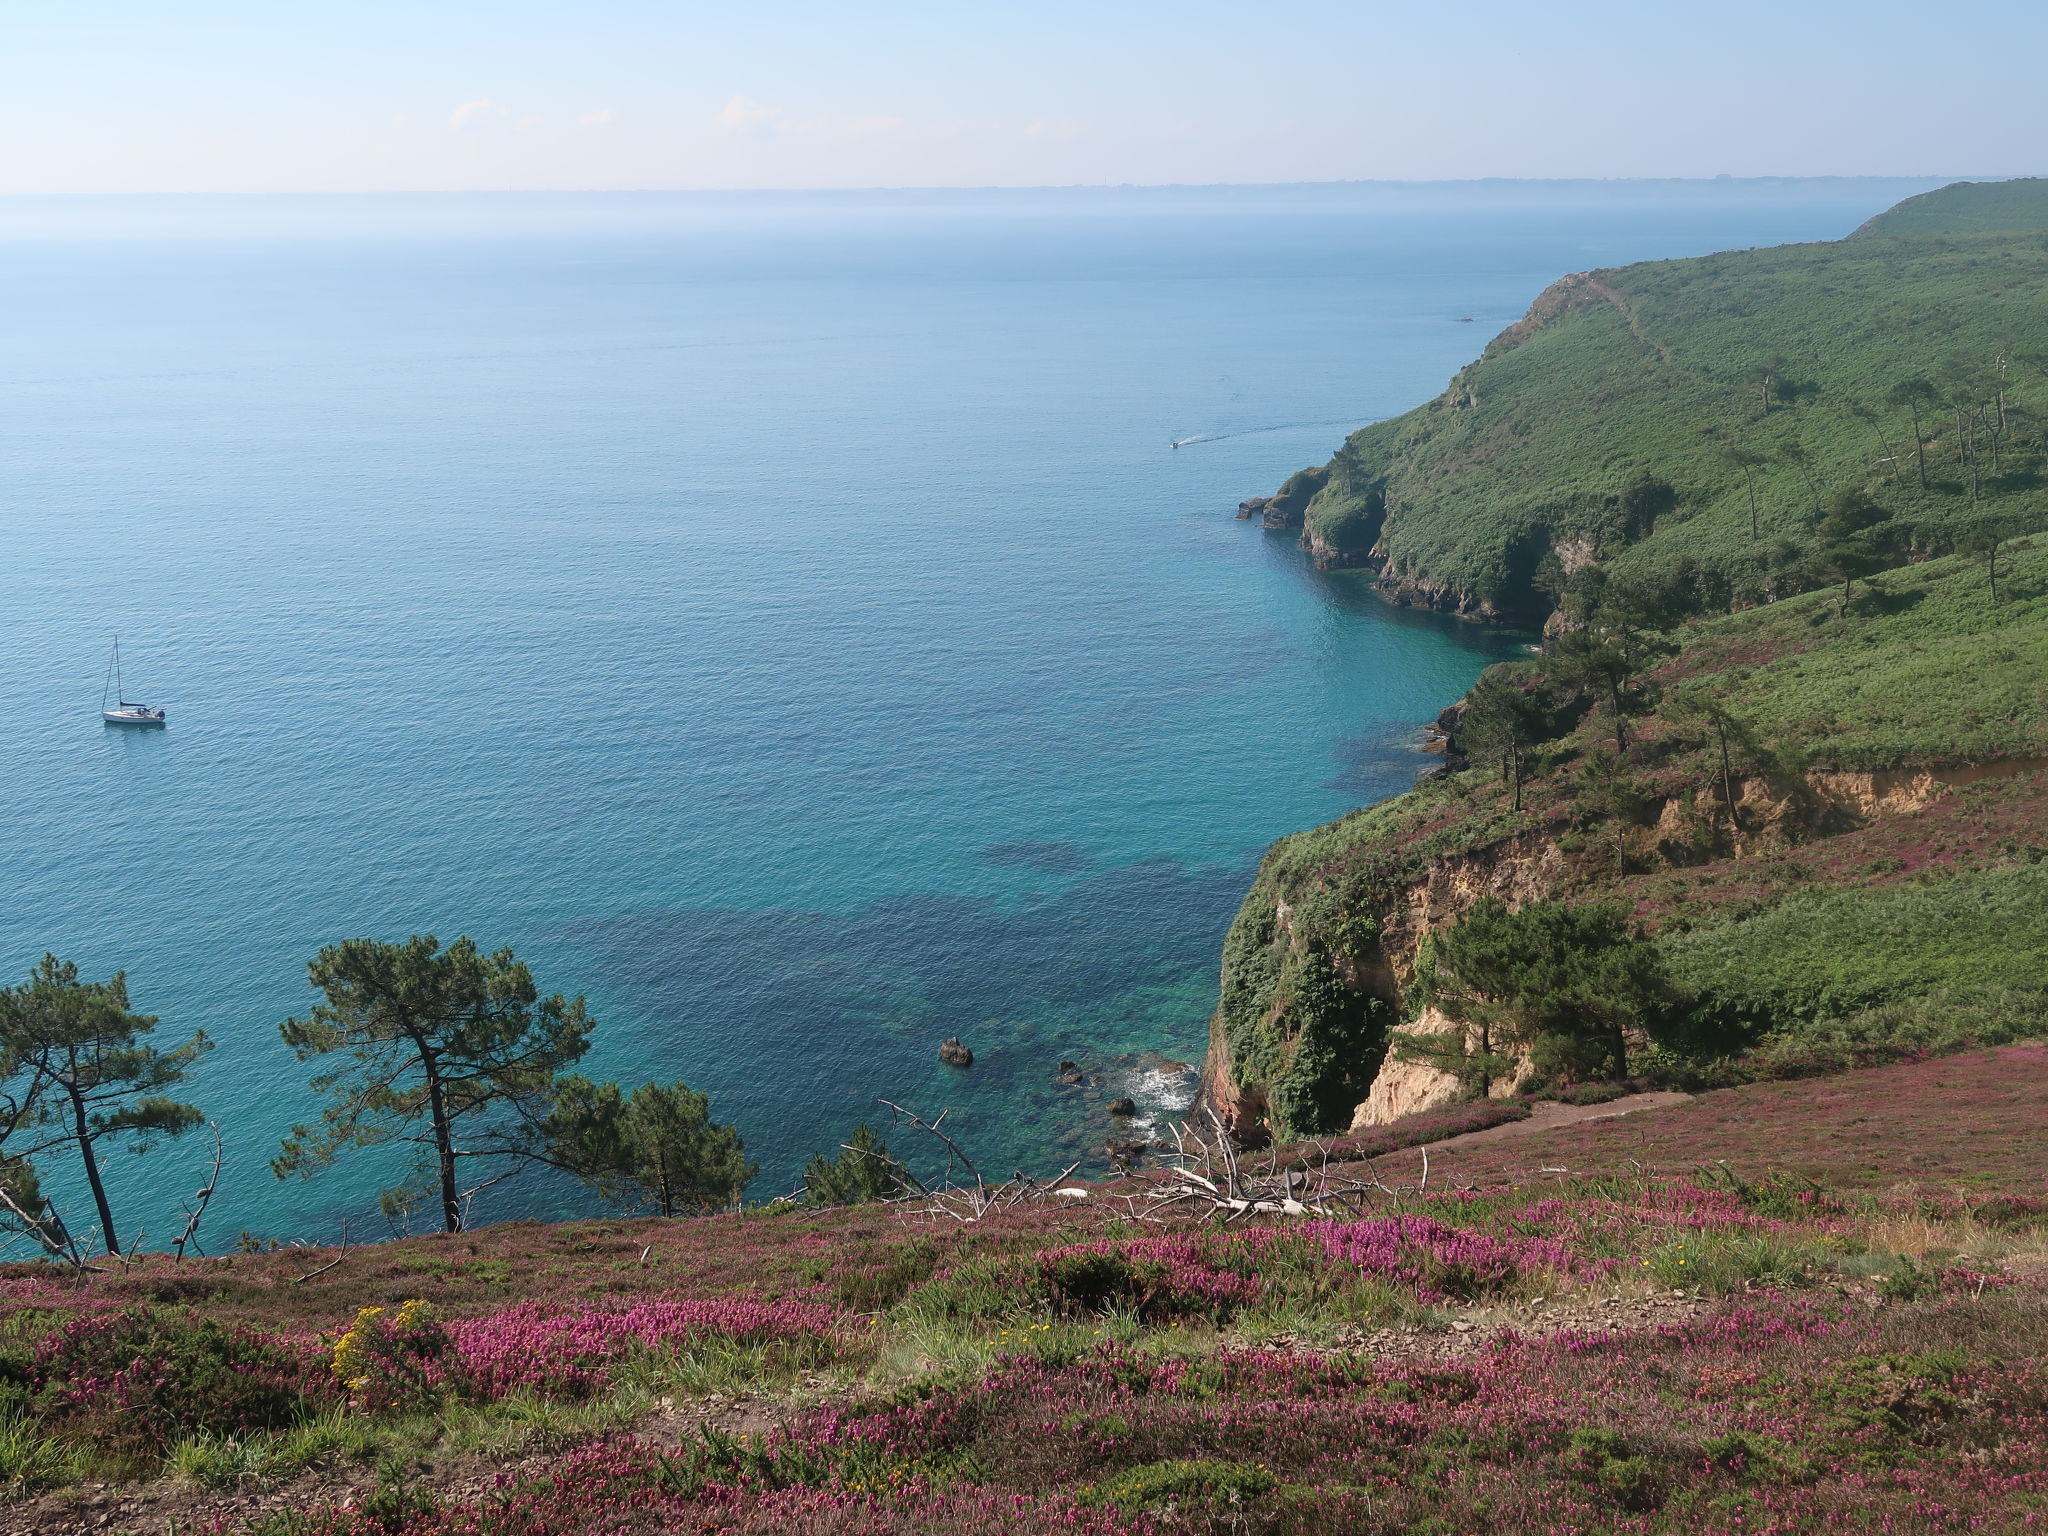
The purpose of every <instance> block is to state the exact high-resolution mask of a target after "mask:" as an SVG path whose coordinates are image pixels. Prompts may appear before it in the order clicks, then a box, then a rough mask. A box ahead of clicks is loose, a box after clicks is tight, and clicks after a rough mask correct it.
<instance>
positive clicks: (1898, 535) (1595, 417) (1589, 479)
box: [1289, 181, 2048, 617]
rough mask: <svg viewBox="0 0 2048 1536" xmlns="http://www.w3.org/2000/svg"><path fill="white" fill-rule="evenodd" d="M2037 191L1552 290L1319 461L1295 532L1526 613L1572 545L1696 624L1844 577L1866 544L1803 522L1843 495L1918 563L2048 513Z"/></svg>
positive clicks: (1574, 552)
mask: <svg viewBox="0 0 2048 1536" xmlns="http://www.w3.org/2000/svg"><path fill="white" fill-rule="evenodd" d="M2042 186H2043V183H2041V182H2038V181H2036V182H2017V183H1996V184H1987V185H1981V186H1973V185H1961V186H1957V187H1951V188H1947V189H1944V190H1943V191H1940V192H1935V193H1930V194H1927V195H1926V196H1924V197H1919V198H1915V199H1912V200H1910V201H1909V202H1907V203H1905V204H1902V205H1901V206H1900V208H1898V209H1896V210H1894V211H1893V212H1892V213H1891V214H1887V215H1885V216H1883V217H1881V218H1879V219H1877V220H1873V221H1872V223H1871V224H1870V225H1869V226H1866V228H1865V230H1864V231H1862V232H1860V234H1861V235H1862V238H1858V239H1854V240H1845V241H1837V242H1833V243H1830V244H1820V245H1799V246H1782V247H1776V248H1772V249H1767V250H1752V251H1731V252H1723V253H1721V254H1719V255H1714V256H1705V257H1699V258H1695V259H1691V260H1684V261H1664V262H1647V263H1643V264H1641V265H1638V266H1633V267H1625V268H1621V269H1618V270H1610V271H1600V272H1592V273H1584V274H1580V275H1577V276H1574V277H1569V278H1565V279H1563V280H1562V281H1560V282H1559V283H1557V284H1556V285H1554V286H1553V287H1552V288H1551V289H1549V290H1548V291H1547V292H1546V293H1544V294H1543V295H1542V296H1541V297H1540V298H1539V299H1538V300H1537V301H1536V304H1535V305H1534V307H1533V308H1532V309H1531V311H1530V313H1529V317H1528V318H1527V319H1525V320H1523V321H1522V322H1521V323H1519V324H1517V325H1515V326H1512V327H1510V328H1509V329H1508V330H1507V331H1505V332H1503V333H1502V334H1501V335H1500V336H1499V337H1497V338H1496V339H1495V340H1494V341H1493V342H1492V343H1491V345H1489V346H1488V348H1487V349H1486V352H1485V354H1484V355H1483V356H1482V357H1481V358H1480V359H1479V361H1477V362H1475V363H1474V364H1472V365H1471V366H1470V367H1468V368H1467V369H1465V370H1464V371H1463V372H1462V373H1460V374H1459V375H1458V377H1457V378H1456V379H1454V380H1453V381H1452V383H1451V385H1450V387H1449V389H1447V390H1446V391H1445V393H1444V394H1443V395H1442V396H1440V397H1439V398H1438V399H1436V400H1435V401H1432V402H1431V403H1430V404H1428V405H1425V406H1422V407H1420V408H1418V409H1417V410H1414V411H1411V412H1409V413H1408V414H1407V415H1405V416H1400V417H1396V418H1393V419H1392V420H1389V421H1384V422H1379V423H1375V424H1374V425H1371V426H1368V427H1365V428H1362V429H1361V430H1360V431H1358V432H1357V433H1355V434H1354V435H1353V436H1352V437H1351V438H1350V439H1349V441H1347V442H1346V443H1345V444H1344V446H1343V448H1342V449H1341V450H1340V451H1339V452H1338V454H1337V456H1336V457H1335V458H1334V459H1333V460H1332V461H1331V462H1330V464H1329V465H1328V466H1326V467H1325V468H1324V469H1322V470H1321V471H1318V472H1315V473H1316V474H1319V475H1320V477H1321V482H1322V483H1321V485H1320V488H1319V489H1317V490H1316V493H1315V496H1314V499H1313V500H1312V501H1311V502H1310V503H1309V505H1308V507H1307V510H1306V525H1305V534H1304V537H1305V540H1306V541H1307V542H1308V543H1309V544H1310V545H1311V547H1312V548H1315V549H1316V550H1318V551H1319V552H1320V553H1321V554H1322V555H1323V557H1324V558H1325V559H1327V560H1328V561H1329V562H1330V563H1333V564H1344V565H1357V564H1365V563H1368V562H1370V563H1372V564H1374V565H1377V566H1379V567H1381V568H1382V569H1383V571H1384V573H1385V575H1386V576H1388V577H1389V578H1392V579H1396V580H1398V581H1400V582H1403V583H1410V584H1414V586H1416V587H1419V588H1421V589H1423V590H1425V591H1426V592H1428V593H1430V594H1431V595H1432V596H1433V598H1434V600H1437V601H1453V600H1455V601H1457V602H1458V603H1459V604H1460V605H1461V606H1463V607H1465V608H1467V609H1468V610H1477V611H1483V612H1490V613H1497V614H1503V615H1510V616H1521V617H1532V616H1535V615H1539V614H1541V613H1542V612H1543V611H1544V609H1545V608H1546V607H1547V606H1548V604H1547V601H1546V597H1545V593H1544V587H1545V584H1546V581H1548V580H1551V579H1554V577H1555V574H1556V573H1557V572H1558V571H1559V570H1560V569H1561V568H1562V567H1566V566H1575V565H1579V564H1583V563H1584V562H1586V561H1588V560H1597V561H1600V562H1603V563H1604V564H1606V565H1607V566H1608V567H1609V568H1610V569H1611V570H1612V571H1613V572H1614V573H1616V574H1621V575H1627V576H1632V577H1636V578H1639V579H1642V580H1644V581H1646V582H1650V583H1654V584H1657V585H1660V586H1663V587H1664V588H1666V589H1667V590H1668V591H1669V593H1670V594H1671V596H1672V597H1674V598H1678V599H1682V602H1683V604H1684V605H1685V606H1686V607H1687V608H1689V610H1690V611H1693V612H1712V611H1716V610H1725V609H1726V608H1727V607H1728V606H1729V604H1730V603H1731V602H1734V603H1745V604H1746V603H1756V602H1762V601H1768V600H1769V599H1771V598H1773V597H1779V596H1783V595H1786V594H1787V593H1791V592H1798V591H1802V590H1806V589H1808V588H1810V587H1813V586H1816V585H1820V584H1822V583H1823V582H1824V581H1826V580H1829V579H1832V580H1834V581H1836V582H1840V581H1841V580H1843V579H1844V577H1843V575H1842V574H1841V571H1842V567H1841V558H1842V557H1843V556H1845V555H1855V556H1860V557H1863V558H1869V557H1871V552H1869V551H1852V550H1851V549H1850V548H1849V547H1848V544H1847V541H1845V540H1844V539H1842V538H1840V537H1835V538H1832V539H1826V538H1817V537H1816V525H1819V524H1821V523H1823V522H1824V520H1825V519H1826V518H1827V515H1828V508H1829V498H1830V497H1831V496H1835V495H1837V494H1838V493H1840V494H1849V495H1856V494H1859V493H1860V494H1868V495H1874V496H1875V497H1876V498H1877V499H1878V500H1879V501H1882V502H1883V503H1884V504H1885V506H1886V508H1887V509H1888V513H1889V516H1888V519H1887V522H1888V525H1889V526H1888V528H1887V531H1886V536H1887V539H1888V541H1890V542H1891V543H1892V544H1893V545H1894V546H1895V547H1896V548H1898V549H1901V550H1910V551H1913V552H1915V553H1920V554H1924V553H1927V552H1932V551H1943V550H1951V549H1957V548H1961V547H1965V546H1966V545H1968V544H1971V543H1973V542H1975V541H1977V540H1978V539H1980V538H1981V537H1982V536H1983V532H1982V530H1983V527H1984V525H1986V524H1987V523H1988V524H1999V525H2002V526H2003V527H2004V529H2005V530H2006V531H2007V532H2008V533H2010V532H2014V531H2024V530H2029V529H2036V528H2040V527H2043V526H2044V525H2048V501H2044V497H2043V492H2042V484H2043V482H2042V473H2043V458H2042V449H2043V446H2044V443H2043V426H2044V423H2048V195H2044V193H2043V192H2042V190H2041V189H2042ZM1311 478H1313V476H1311ZM1308 483H1309V482H1308V481H1304V480H1303V477H1302V476H1299V475H1298V476H1296V477H1295V479H1294V480H1292V481H1290V482H1289V485H1290V486H1291V487H1294V489H1295V490H1296V491H1297V493H1298V492H1299V491H1300V490H1301V489H1304V488H1306V486H1307V484H1308ZM1854 531H1855V530H1851V529H1844V528H1841V527H1839V526H1838V527H1837V528H1836V529H1835V530H1834V532H1835V533H1837V534H1840V533H1845V532H1854ZM1852 563H1853V560H1852ZM1848 579H1851V580H1853V579H1854V578H1853V577H1850V578H1848Z"/></svg>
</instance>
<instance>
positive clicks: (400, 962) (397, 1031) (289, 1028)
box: [273, 934, 590, 1232]
mask: <svg viewBox="0 0 2048 1536" xmlns="http://www.w3.org/2000/svg"><path fill="white" fill-rule="evenodd" d="M307 974H308V976H309V977H310V979H311V980H312V983H313V985H314V986H316V987H318V988H320V990H321V991H322V992H323V993H325V994H326V1001H324V1002H323V1003H321V1004H320V1005H319V1006H318V1007H316V1008H315V1009H314V1010H313V1011H312V1012H311V1013H310V1014H309V1015H308V1016H307V1017H305V1018H303V1019H287V1020H286V1021H285V1022H284V1024H283V1025H282V1026H281V1027H280V1032H281V1033H282V1034H283V1036H284V1042H285V1044H286V1045H289V1046H290V1047H291V1048H292V1049H293V1050H294V1051H296V1052H297V1053H298V1055H299V1059H300V1060H301V1061H311V1060H314V1059H316V1058H319V1057H323V1056H332V1055H336V1054H341V1055H342V1056H343V1062H342V1065H340V1066H338V1067H336V1068H334V1069H333V1070H331V1071H328V1072H323V1073H322V1074H320V1075H319V1076H318V1077H316V1078H314V1079H313V1090H314V1092H316V1093H318V1094H321V1095H323V1096H324V1097H325V1098H327V1099H328V1101H329V1102H328V1106H327V1109H326V1110H325V1111H324V1112H323V1114H322V1115H321V1119H320V1124H319V1126H318V1127H317V1128H315V1127H312V1126H304V1125H300V1126H294V1127H293V1128H292V1134H291V1135H290V1136H289V1137H287V1138H286V1140H285V1144H284V1149H283V1151H282V1152H280V1153H279V1155H278V1157H277V1160H276V1162H275V1163H274V1164H273V1167H274V1168H275V1170H276V1172H277V1176H278V1177H279V1178H286V1177H289V1176H291V1175H292V1174H301V1175H311V1174H313V1173H317V1172H318V1171H319V1170H320V1169H322V1168H325V1167H326V1166H327V1165H328V1164H329V1163H331V1162H333V1161H334V1158H335V1156H336V1155H337V1154H338V1153H340V1152H341V1151H343V1150H345V1149H348V1148H351V1147H370V1146H377V1145H380V1144H382V1143H386V1142H392V1141H397V1142H403V1143H407V1144H410V1145H411V1146H413V1147H414V1148H415V1149H417V1152H418V1154H419V1170H418V1174H417V1177H418V1178H419V1179H421V1180H423V1181H424V1182H425V1183H427V1184H429V1185H431V1187H432V1190H433V1195H434V1197H435V1198H436V1199H437V1201H438V1204H439V1206H440V1211H439V1214H440V1217H441V1221H442V1223H443V1226H444V1229H445V1230H447V1231H449V1232H459V1231H461V1230H462V1225H463V1220H464V1212H465V1208H466V1207H467V1205H468V1202H469V1200H470V1198H471V1197H472V1196H473V1195H474V1194H475V1193H476V1191H477V1190H479V1189H481V1188H483V1187H485V1185H486V1184H488V1183H493V1182H495V1181H496V1178H497V1177H498V1175H497V1174H495V1173H481V1174H479V1175H478V1176H477V1181H476V1182H475V1183H474V1184H472V1185H470V1186H469V1187H468V1188H466V1189H465V1188H464V1187H463V1184H464V1180H463V1177H462V1174H461V1171H460V1170H463V1169H468V1168H477V1167H484V1168H499V1167H502V1166H503V1165H505V1164H508V1163H509V1164H511V1165H514V1166H516V1165H517V1164H518V1163H520V1162H523V1161H530V1160H532V1159H533V1158H534V1157H535V1156H536V1146H535V1141H536V1122H537V1120H538V1119H539V1117H540V1116H541V1115H543V1114H545V1113H546V1107H547V1104H548V1101H549V1099H550V1097H551V1095H552V1092H553V1089H554V1083H555V1075H556V1074H557V1073H558V1072H560V1071H561V1070H562V1069H563V1068H564V1067H567V1066H569V1065H570V1064H572V1063H573V1062H575V1061H576V1060H578V1059H579V1058H580V1057H581V1056H582V1055H583V1053H584V1052H585V1051H586V1050H588V1049H589V1035H590V1019H589V1017H588V1015H587V1013H586V1011H585V1009H584V1006H583V999H582V998H580V997H579V998H577V999H576V1000H575V1001H574V1002H570V1001H567V1000H566V999H564V998H563V997H562V996H561V995H560V994H556V995H555V996H552V997H548V998H545V999H543V998H541V997H540V994H539V992H538V990H537V989H536V988H535V986H534V984H533V976H532V974H531V973H530V972H529V971H528V970H527V968H526V967H525V966H524V965H522V964H520V963H519V961H518V960H516V959H515V958H514V957H513V955H512V952H511V951H510V950H509V949H501V950H499V951H497V953H495V954H491V955H485V954H483V953H482V952H481V951H480V950H478V948H477V947H476V945H475V943H474V942H473V941H471V940H469V939H467V938H462V939H457V940H456V941H455V942H454V943H453V944H451V945H449V946H448V948H447V949H446V950H445V951H444V950H442V949H441V946H440V944H439V942H438V941H437V940H436V939H435V938H434V937H433V935H432V934H415V935H413V937H412V938H410V939H408V940H406V942H405V943H403V944H385V943H380V942H379V941H377V940H375V939H350V940H347V941H346V942H344V943H341V944H336V945H333V946H331V947H329V948H327V949H323V950H322V951H321V952H320V953H319V955H318V956H316V957H315V958H314V960H313V963H312V964H311V965H310V966H309V967H307ZM472 1127H473V1128H474V1129H475V1134H474V1135H470V1134H466V1133H467V1132H468V1131H469V1130H470V1129H471V1128H472ZM418 1198H419V1195H418V1192H417V1191H416V1189H415V1188H413V1187H409V1186H408V1187H401V1188H398V1189H392V1190H387V1191H385V1196H384V1199H385V1208H386V1209H387V1211H397V1210H401V1209H406V1208H409V1207H410V1206H411V1205H412V1204H413V1203H415V1202H416V1201H417V1199H418Z"/></svg>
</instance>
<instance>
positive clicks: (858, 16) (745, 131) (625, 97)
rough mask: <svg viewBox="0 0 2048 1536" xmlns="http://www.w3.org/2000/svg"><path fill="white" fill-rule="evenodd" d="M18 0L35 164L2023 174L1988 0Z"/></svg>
mask: <svg viewBox="0 0 2048 1536" xmlns="http://www.w3.org/2000/svg"><path fill="white" fill-rule="evenodd" d="M1957 21H1958V22H1959V23H1960V24H1954V25H1952V24H1950V22H1949V21H1948V20H1946V19H1944V17H1943V15H1942V14H1940V13H1939V11H1938V8H1937V9H1935V10H1930V9H1929V8H1928V7H1927V6H1926V4H1925V3H1924V0H1914V3H1911V4H1902V3H1894V0H1856V3H1845V0H1768V3H1760V0H1716V3H1713V4H1694V3H1686V0H1631V3H1625V4H1624V3H1608V0H1550V3H1536V0H1460V3H1457V4H1448V3H1443V0H1403V3H1399V4H1391V3H1386V0H1236V3H1231V4H1215V3H1209V0H1175V3H1170V4H1169V3H1155V0H1085V3H1080V0H1019V3H1012V0H943V3H925V0H832V3H814V0H723V3H717V4H701V3H696V0H493V3H479V0H322V3H306V0H177V3H172V0H0V194H8V193H14V194H20V193H78V192H368V191H427V190H444V189H465V190H536V189H561V190H593V189H641V188H662V189H696V188H720V189H730V188H809V187H948V186H977V187H979V186H1067V185H1076V184H1088V185H1104V184H1108V185H1115V184H1121V183H1137V184H1158V183H1247V182H1299V181H1342V180H1380V179H1387V180H1437V179H1465V178H1474V177H1489V176H1505V177H1636V176H1714V175H1735V176H1756V175H1781V176H1813V175H1921V174H1927V175H2014V174H2027V173H2037V172H2039V171H2041V170H2043V169H2044V168H2048V166H2044V164H2043V161H2044V160H2048V153H2044V150H2043V148H2042V146H2043V145H2044V144H2048V92H2044V91H2042V90H2041V89H2040V88H2039V85H2038V82H2037V80H2036V79H2035V78H2034V77H2035V75H2036V74H2037V72H2038V68H2039V61H2040V60H2041V59H2042V58H2043V57H2044V56H2048V53H2044V50H2048V6H2044V5H2041V4H2039V3H2038V0H1984V3H1981V4H1978V5H1975V6H1973V7H1971V8H1970V10H1969V12H1968V16H1967V19H1966V21H1965V20H1963V19H1962V18H1961V17H1960V16H1959V17H1958V18H1957Z"/></svg>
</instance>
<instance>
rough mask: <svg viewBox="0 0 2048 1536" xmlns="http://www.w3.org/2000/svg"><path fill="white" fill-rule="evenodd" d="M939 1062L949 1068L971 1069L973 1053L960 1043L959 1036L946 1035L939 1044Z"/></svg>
mask: <svg viewBox="0 0 2048 1536" xmlns="http://www.w3.org/2000/svg"><path fill="white" fill-rule="evenodd" d="M939 1060H941V1061H943V1062H944V1063H945V1064H946V1065H947V1066H949V1067H971V1066H973V1065H974V1052H972V1051H970V1050H969V1049H967V1047H966V1046H964V1045H962V1044H961V1043H960V1039H959V1036H957V1035H948V1036H947V1037H946V1038H945V1039H944V1040H943V1041H941V1042H940V1044H939Z"/></svg>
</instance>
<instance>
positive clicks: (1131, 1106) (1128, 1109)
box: [1109, 1099, 1138, 1119]
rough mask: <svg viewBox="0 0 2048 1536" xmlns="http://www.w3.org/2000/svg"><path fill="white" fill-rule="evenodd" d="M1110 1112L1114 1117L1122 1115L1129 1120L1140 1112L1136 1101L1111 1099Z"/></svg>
mask: <svg viewBox="0 0 2048 1536" xmlns="http://www.w3.org/2000/svg"><path fill="white" fill-rule="evenodd" d="M1109 1112H1110V1113H1111V1114H1112V1115H1122V1116H1124V1117H1125V1118H1127V1119H1128V1118H1129V1117H1130V1116H1132V1115H1135V1114H1136V1113H1137V1112H1138V1101H1137V1100H1136V1099H1111V1100H1110V1101H1109Z"/></svg>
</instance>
